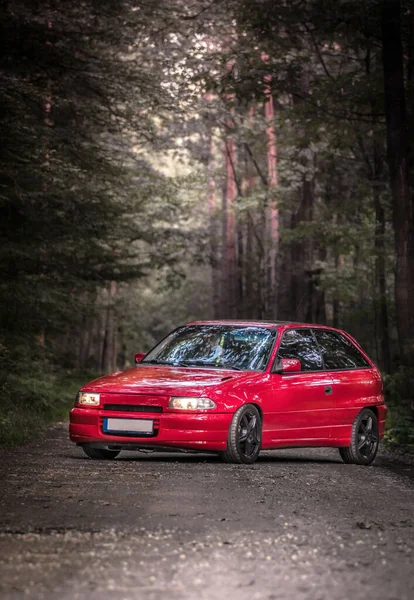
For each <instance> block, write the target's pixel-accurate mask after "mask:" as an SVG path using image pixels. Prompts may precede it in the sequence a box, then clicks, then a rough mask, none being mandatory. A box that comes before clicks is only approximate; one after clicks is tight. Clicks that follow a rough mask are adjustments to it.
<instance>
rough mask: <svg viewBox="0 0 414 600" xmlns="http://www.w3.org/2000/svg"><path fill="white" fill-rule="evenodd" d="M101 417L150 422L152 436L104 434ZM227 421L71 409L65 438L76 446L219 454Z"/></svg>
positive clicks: (212, 416)
mask: <svg viewBox="0 0 414 600" xmlns="http://www.w3.org/2000/svg"><path fill="white" fill-rule="evenodd" d="M105 417H115V418H122V419H125V418H127V419H131V418H139V419H151V420H153V421H154V435H151V436H148V435H146V436H139V435H137V436H135V435H127V436H126V435H124V436H122V435H118V434H117V435H114V434H109V433H104V431H103V423H104V418H105ZM231 419H232V414H231V413H207V412H200V413H195V412H194V413H193V412H192V413H183V412H176V413H175V412H163V413H161V414H154V413H150V412H149V413H144V412H140V413H139V414H136V415H134V416H133V415H131V414H130V413H128V414H126V413H124V412H119V411H107V410H105V411H104V410H101V409H96V408H95V409H91V408H78V407H75V408H73V409H72V410H71V411H70V423H69V435H70V439H71V440H72V442H76V443H77V444H104V445H109V446H117V447H118V446H119V447H122V446H124V447H125V448H127V447H142V448H155V449H156V448H157V447H159V448H162V447H169V448H177V449H184V450H213V451H222V450H225V449H226V445H227V435H228V430H229V426H230V422H231Z"/></svg>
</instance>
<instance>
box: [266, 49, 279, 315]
mask: <svg viewBox="0 0 414 600" xmlns="http://www.w3.org/2000/svg"><path fill="white" fill-rule="evenodd" d="M262 60H263V61H264V62H265V63H266V62H268V60H269V57H268V56H267V55H266V54H265V53H262ZM271 80H272V77H271V75H266V76H265V95H266V100H265V118H266V123H267V127H266V138H267V179H268V193H269V207H268V231H269V238H270V246H269V256H268V263H269V266H268V268H269V290H268V299H269V300H268V304H269V306H268V309H267V311H268V312H269V317H275V316H276V312H277V311H276V306H275V304H276V297H277V294H276V285H277V282H276V278H277V274H276V258H277V251H278V245H279V210H278V207H277V203H276V187H277V182H278V178H277V146H276V132H275V123H274V119H275V109H274V102H273V96H272V92H271V87H270V82H271Z"/></svg>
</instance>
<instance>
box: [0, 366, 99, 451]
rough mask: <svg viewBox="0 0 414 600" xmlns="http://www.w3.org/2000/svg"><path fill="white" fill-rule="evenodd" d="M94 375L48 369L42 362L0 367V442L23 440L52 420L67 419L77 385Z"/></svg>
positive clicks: (17, 443)
mask: <svg viewBox="0 0 414 600" xmlns="http://www.w3.org/2000/svg"><path fill="white" fill-rule="evenodd" d="M94 376H95V375H94V374H91V373H83V372H79V371H64V372H62V371H58V372H56V373H50V372H49V371H48V369H47V368H46V366H42V364H41V363H36V362H35V363H32V364H30V365H29V366H28V367H27V369H26V370H22V367H21V366H20V368H19V369H16V370H15V371H14V372H13V371H12V372H10V371H8V372H5V371H0V446H2V447H5V446H15V445H19V444H23V443H25V442H27V441H29V440H31V439H33V438H35V437H37V436H38V435H40V434H41V433H42V431H43V430H44V428H45V427H46V426H47V425H48V424H51V423H53V422H56V421H59V420H63V419H67V416H68V411H69V410H70V408H71V406H72V405H73V402H74V399H75V396H76V394H77V392H78V390H79V388H80V387H81V386H82V385H83V384H85V383H86V382H87V381H89V380H90V379H92V378H93V377H94Z"/></svg>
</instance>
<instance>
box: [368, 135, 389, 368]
mask: <svg viewBox="0 0 414 600" xmlns="http://www.w3.org/2000/svg"><path fill="white" fill-rule="evenodd" d="M382 174H383V168H382V157H381V146H380V142H379V140H378V139H377V134H376V132H374V139H373V182H372V195H373V199H374V209H375V232H374V235H375V237H374V245H375V296H376V303H375V304H376V307H377V310H376V331H377V337H378V341H379V350H380V355H379V361H380V365H381V366H382V367H383V368H384V369H385V371H386V372H389V371H390V370H391V357H390V344H389V325H388V307H387V280H386V270H385V253H386V249H385V212H384V208H383V206H382V203H381V192H380V187H381V186H382Z"/></svg>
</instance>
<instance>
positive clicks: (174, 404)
mask: <svg viewBox="0 0 414 600" xmlns="http://www.w3.org/2000/svg"><path fill="white" fill-rule="evenodd" d="M168 408H175V409H176V410H211V409H212V408H216V404H215V402H213V401H212V400H210V398H186V397H177V396H173V397H172V398H170V401H169V403H168Z"/></svg>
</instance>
